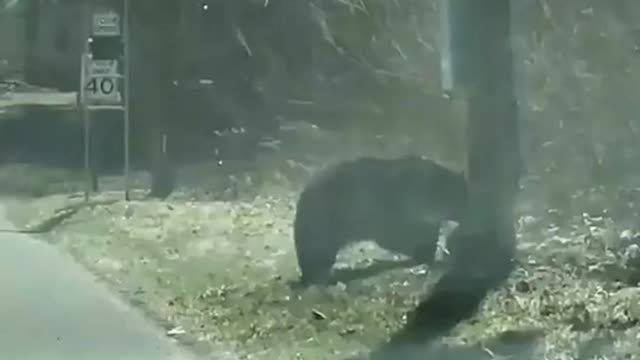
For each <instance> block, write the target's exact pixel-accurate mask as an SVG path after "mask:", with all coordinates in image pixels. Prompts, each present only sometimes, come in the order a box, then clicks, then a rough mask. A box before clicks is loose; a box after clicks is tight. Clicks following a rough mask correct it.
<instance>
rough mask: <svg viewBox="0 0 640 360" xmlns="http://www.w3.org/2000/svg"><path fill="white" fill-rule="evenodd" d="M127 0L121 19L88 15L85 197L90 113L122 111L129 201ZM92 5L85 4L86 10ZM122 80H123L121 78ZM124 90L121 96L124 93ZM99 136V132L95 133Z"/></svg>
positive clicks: (83, 94) (105, 13)
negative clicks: (89, 28) (89, 19)
mask: <svg viewBox="0 0 640 360" xmlns="http://www.w3.org/2000/svg"><path fill="white" fill-rule="evenodd" d="M127 8H128V1H127V0H124V21H121V20H120V19H121V17H120V15H119V14H118V13H116V12H114V11H112V10H98V11H93V12H92V14H91V20H92V21H91V32H90V37H89V36H87V43H86V46H85V51H84V53H83V54H82V60H81V64H82V71H81V74H80V79H81V86H80V102H81V107H82V113H83V118H84V124H85V134H84V136H85V172H86V174H87V189H86V192H85V199H86V200H88V198H89V192H90V189H91V187H92V186H91V181H92V177H91V160H90V158H91V156H90V152H91V138H92V133H91V113H92V112H94V111H104V110H111V111H113V110H115V111H122V114H123V118H124V119H123V120H124V156H125V158H124V178H125V179H124V183H125V199H126V200H129V99H128V98H129V83H128V72H129V59H128V56H129V54H128V28H127V22H128V19H127V15H128V10H127ZM90 10H91V8H90V7H89V6H88V7H87V11H88V12H91V11H90ZM121 80H122V81H121ZM123 92H124V96H123ZM98 135H100V134H98Z"/></svg>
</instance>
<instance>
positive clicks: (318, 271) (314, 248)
mask: <svg viewBox="0 0 640 360" xmlns="http://www.w3.org/2000/svg"><path fill="white" fill-rule="evenodd" d="M466 189H467V187H466V183H465V178H464V176H463V175H462V174H461V173H456V172H454V171H452V170H450V169H447V168H445V167H443V166H441V165H438V164H436V163H435V162H433V161H430V160H426V159H422V158H420V157H417V156H409V157H403V158H398V159H376V158H370V157H363V158H358V159H355V160H350V161H345V162H341V163H338V164H336V165H333V166H331V167H329V168H328V169H325V170H324V171H323V172H321V173H320V174H318V175H317V176H316V177H315V178H314V179H312V181H311V182H310V183H309V184H308V185H307V186H306V187H305V189H304V190H303V191H302V194H301V195H300V198H299V199H298V203H297V209H296V215H295V221H294V240H295V246H296V253H297V256H298V265H299V267H300V270H301V273H302V283H313V282H317V281H319V280H321V279H325V278H326V276H327V275H328V274H329V273H330V271H331V268H332V266H333V264H334V262H335V259H336V255H337V254H338V252H339V251H340V250H341V249H342V248H344V247H345V246H346V245H348V244H349V243H353V242H356V241H360V240H367V239H370V240H374V241H376V243H377V244H378V245H379V246H380V247H382V248H385V249H387V250H390V251H393V252H397V253H402V254H405V255H407V256H410V257H412V258H413V259H415V260H416V261H418V262H421V263H427V264H430V263H432V262H433V259H434V256H435V252H436V246H437V241H438V235H439V230H440V223H441V221H443V220H458V218H459V216H460V214H461V211H463V209H464V207H465V205H466V200H467V190H466Z"/></svg>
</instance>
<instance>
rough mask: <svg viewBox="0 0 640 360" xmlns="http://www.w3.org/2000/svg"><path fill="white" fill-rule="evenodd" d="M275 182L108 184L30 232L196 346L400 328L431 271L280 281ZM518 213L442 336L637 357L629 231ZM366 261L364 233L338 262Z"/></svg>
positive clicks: (241, 352) (248, 350) (40, 202)
mask: <svg viewBox="0 0 640 360" xmlns="http://www.w3.org/2000/svg"><path fill="white" fill-rule="evenodd" d="M31 171H34V172H35V173H37V174H39V175H38V176H40V177H46V178H47V179H50V182H52V183H55V181H54V180H51V179H57V178H58V177H57V176H58V175H46V176H45V175H44V172H45V170H42V169H39V170H31ZM200 171H202V169H200ZM7 172H9V173H12V174H16V173H22V174H23V175H24V174H25V173H27V171H17V170H15V169H14V170H11V171H5V172H4V173H5V174H6V173H7ZM204 173H207V171H204ZM218 174H219V173H218ZM32 175H33V174H32ZM1 177H2V172H0V178H1ZM218 177H219V176H218ZM105 181H107V182H108V181H109V180H105ZM213 182H214V181H213V180H211V183H213ZM64 184H66V187H67V188H66V191H64V192H63V193H64V194H62V195H61V194H57V195H46V196H38V197H30V198H27V197H20V198H14V200H13V201H11V202H10V204H9V216H10V217H11V219H12V221H14V222H15V223H16V224H18V225H19V226H22V227H25V228H29V226H33V225H37V224H38V223H41V222H42V221H43V220H45V219H47V218H49V217H51V216H52V214H54V213H55V211H56V210H57V209H60V208H63V207H65V206H69V205H70V204H74V203H79V202H81V201H82V193H81V192H78V191H77V187H76V188H74V187H73V186H71V185H69V184H71V182H70V181H69V180H68V179H67V180H65V181H64ZM114 184H115V185H113V186H112V187H113V188H117V187H118V185H117V181H115V182H114ZM279 184H280V185H279V186H275V185H264V186H262V187H260V188H258V189H257V190H255V191H253V192H251V193H250V194H248V193H247V195H246V196H243V195H242V194H243V189H244V188H243V187H242V186H236V189H239V190H238V191H239V192H240V196H236V195H226V196H221V195H220V192H216V191H215V190H212V189H209V190H199V191H195V190H189V189H190V188H186V187H185V188H183V189H181V190H180V191H179V192H177V193H176V194H174V195H173V196H172V197H170V198H169V199H168V200H166V201H157V200H142V198H143V196H142V191H141V190H136V191H134V192H133V195H132V198H133V199H134V200H132V201H131V202H128V203H127V202H125V201H123V200H122V197H123V194H122V192H121V191H109V190H107V191H105V192H103V193H101V194H100V195H96V196H94V197H93V198H92V200H112V201H110V202H108V201H106V202H104V203H96V204H95V205H94V206H91V207H83V208H81V209H80V210H79V211H78V212H77V213H75V214H74V215H73V216H72V217H70V218H69V219H66V220H65V221H63V222H62V223H61V224H60V225H58V226H57V227H55V228H54V229H53V230H52V231H50V232H48V233H45V234H42V235H40V236H41V237H42V238H43V240H44V241H49V242H51V243H53V244H55V245H56V246H58V247H60V248H62V249H65V250H66V251H69V252H70V253H72V254H73V255H74V256H75V257H76V259H77V260H78V261H79V262H81V263H82V264H83V265H85V266H86V267H87V268H88V269H89V270H90V271H92V272H93V273H95V274H98V275H99V276H100V277H101V278H102V279H104V280H105V281H106V282H107V283H108V284H109V285H110V286H111V287H112V288H113V289H114V291H117V292H119V293H120V294H122V296H124V297H126V298H127V299H128V300H130V301H131V302H132V303H134V304H136V305H137V306H139V307H140V308H142V309H144V310H145V311H146V312H147V313H148V314H149V315H150V316H152V317H153V318H155V319H156V320H157V321H159V322H160V323H161V324H163V326H165V328H166V330H167V335H169V336H173V337H177V338H179V339H180V340H182V341H184V342H185V343H187V344H189V345H191V346H192V347H193V348H194V349H195V350H197V351H198V352H200V353H202V354H207V352H208V351H210V349H212V348H218V347H220V346H223V347H225V348H227V349H229V350H230V351H232V352H234V353H236V354H238V357H239V358H241V359H341V358H346V357H348V356H351V355H352V354H356V353H361V352H366V351H367V350H368V349H370V348H372V347H374V346H375V345H376V344H378V343H379V342H380V341H383V340H384V339H385V338H386V337H387V336H388V335H389V334H390V333H391V332H392V331H394V330H395V329H398V328H399V327H400V326H402V324H403V321H404V315H405V314H406V313H407V311H410V310H411V309H412V308H413V307H414V306H415V304H416V302H417V301H418V299H419V298H420V296H422V295H423V294H424V293H425V292H426V291H428V287H429V284H431V283H432V281H433V279H434V278H435V276H434V275H435V274H437V269H434V270H433V271H429V269H427V268H426V267H413V268H406V267H400V266H396V267H391V269H390V270H389V269H388V270H386V271H381V272H379V273H376V274H373V275H371V276H369V277H365V278H356V279H352V280H350V281H345V282H339V283H338V284H336V285H334V286H331V287H329V288H326V289H321V288H317V287H312V288H310V289H306V290H301V289H298V288H295V287H292V286H291V284H290V282H291V281H295V280H297V278H298V273H297V268H296V262H295V253H294V248H293V241H292V233H291V232H292V227H291V224H292V220H293V213H294V202H295V199H296V194H297V191H298V190H299V187H298V188H296V187H295V186H292V187H291V186H288V185H287V184H285V183H284V182H280V183H279ZM50 185H52V184H50ZM52 186H53V185H52ZM137 186H138V185H137ZM138 187H140V186H138ZM105 188H106V189H108V188H109V186H105ZM58 193H60V191H58ZM214 194H215V195H214ZM525 200H526V199H525ZM524 202H525V203H526V201H524ZM518 212H519V215H518V218H519V221H518V224H517V227H518V238H519V259H518V260H519V267H518V269H517V270H516V271H515V273H514V274H513V276H512V277H511V279H510V280H509V283H508V284H507V285H506V286H505V287H504V289H502V290H501V291H499V292H496V293H495V294H493V295H491V296H490V297H489V299H488V300H487V301H486V303H485V304H484V306H483V308H482V310H481V311H480V313H479V314H478V316H476V317H475V318H474V319H473V320H471V321H468V322H466V323H464V324H462V325H460V326H459V327H458V328H457V329H456V331H455V333H454V334H452V336H451V337H449V338H447V339H445V343H446V344H448V345H450V346H452V347H454V348H458V347H459V348H461V349H462V348H465V349H467V348H468V349H472V350H471V351H473V352H474V354H475V358H479V357H478V356H481V357H485V358H493V357H495V356H498V355H500V354H518V356H517V358H518V359H521V358H525V354H528V355H527V356H530V358H532V359H535V358H549V359H590V358H596V356H600V357H599V358H600V359H621V358H624V359H640V346H639V345H638V344H640V341H638V340H640V324H639V321H640V288H638V287H637V286H634V284H633V282H634V281H635V282H637V279H638V276H637V274H638V270H637V267H635V265H634V263H633V261H632V260H633V259H636V258H634V256H635V255H633V254H631V252H630V251H629V250H630V249H631V250H633V244H632V243H633V242H634V241H637V237H638V236H637V235H636V234H635V229H634V228H632V227H628V228H625V227H624V226H623V225H621V224H619V223H617V222H615V221H613V220H612V219H610V218H607V217H601V218H598V217H595V216H588V215H586V214H584V215H580V216H575V217H571V218H570V220H569V221H566V222H565V223H564V224H563V225H562V226H553V225H551V224H552V221H551V218H550V217H549V216H547V215H545V214H544V213H542V212H540V211H536V210H535V206H520V207H519V210H518ZM625 252H626V255H625ZM630 254H631V255H630ZM625 256H626V257H625ZM371 258H376V259H381V260H384V261H387V262H378V263H377V264H387V265H388V264H389V262H388V261H390V260H396V259H395V258H394V257H393V256H392V255H390V254H388V253H385V252H384V251H382V250H380V249H377V248H375V246H373V245H371V244H367V243H364V244H361V245H359V246H356V247H354V248H351V249H349V250H348V251H346V252H345V253H343V254H342V255H341V256H340V258H339V263H338V266H340V267H341V268H342V271H346V270H348V269H349V268H354V267H356V268H363V267H366V266H368V265H370V264H371V263H372V261H371V260H370V259H371ZM629 259H631V260H629ZM381 267H384V266H381ZM523 339H524V340H523ZM514 344H517V346H514Z"/></svg>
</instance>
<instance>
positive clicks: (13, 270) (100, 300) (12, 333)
mask: <svg viewBox="0 0 640 360" xmlns="http://www.w3.org/2000/svg"><path fill="white" fill-rule="evenodd" d="M4 214H5V213H4V210H3V207H2V204H1V203H0V229H8V228H13V226H11V225H10V224H9V222H8V221H7V220H6V217H5V216H4ZM0 320H1V321H0V358H1V359H19V360H107V359H108V360H116V359H117V360H134V359H135V360H147V359H149V360H152V359H153V360H195V357H194V356H193V355H190V354H189V353H188V352H187V351H186V350H183V349H181V348H180V347H179V346H177V345H176V344H175V343H174V342H173V341H172V340H171V339H169V338H167V337H166V336H164V334H163V332H162V331H161V330H160V329H158V328H156V327H155V326H154V325H152V323H151V322H150V321H147V320H146V319H144V318H143V316H142V315H141V314H140V313H139V312H137V311H136V310H135V309H133V308H131V307H129V306H128V305H126V304H125V303H124V302H123V301H122V300H120V299H119V298H118V297H117V296H115V295H113V294H111V293H110V292H109V290H108V289H107V288H106V287H105V286H103V285H102V284H100V283H98V282H97V281H96V279H95V278H94V277H93V276H92V275H91V274H90V273H88V272H87V271H86V270H85V269H84V268H83V267H82V266H81V265H79V264H77V263H75V262H74V261H73V259H71V257H70V256H68V255H66V254H63V253H61V252H60V251H59V250H58V249H56V248H55V247H53V246H51V245H49V244H47V243H45V242H43V241H40V240H36V239H33V238H31V237H30V236H28V235H24V234H14V233H0Z"/></svg>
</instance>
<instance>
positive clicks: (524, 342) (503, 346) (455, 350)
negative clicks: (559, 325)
mask: <svg viewBox="0 0 640 360" xmlns="http://www.w3.org/2000/svg"><path fill="white" fill-rule="evenodd" d="M543 336H544V334H543V332H542V331H537V330H527V331H506V332H504V333H502V334H500V335H498V336H497V337H496V338H494V339H492V340H491V341H488V342H486V343H485V344H484V345H473V346H457V345H455V346H454V345H446V344H443V343H440V342H437V343H429V344H424V345H416V346H413V347H411V348H405V349H400V351H399V352H398V353H396V354H394V356H393V359H391V358H389V359H379V358H376V359H375V360H427V359H437V360H490V359H496V358H503V359H518V360H533V359H535V358H536V354H535V349H536V348H537V345H538V343H539V341H540V340H541V339H542V337H543ZM369 359H372V358H370V357H369V355H360V356H358V357H351V358H348V359H346V360H369Z"/></svg>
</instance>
